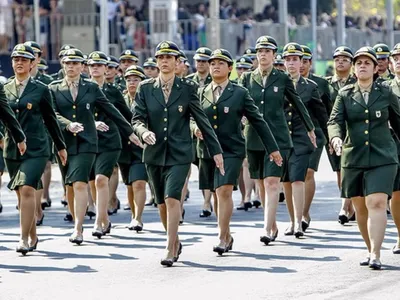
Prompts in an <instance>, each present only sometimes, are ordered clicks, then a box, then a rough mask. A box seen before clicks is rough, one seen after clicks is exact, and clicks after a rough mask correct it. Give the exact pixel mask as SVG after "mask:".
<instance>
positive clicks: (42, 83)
mask: <svg viewBox="0 0 400 300" xmlns="http://www.w3.org/2000/svg"><path fill="white" fill-rule="evenodd" d="M33 82H34V83H36V84H38V85H42V86H44V87H47V84H45V83H44V82H41V81H40V80H35V79H33Z"/></svg>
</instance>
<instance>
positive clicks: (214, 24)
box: [208, 0, 221, 50]
mask: <svg viewBox="0 0 400 300" xmlns="http://www.w3.org/2000/svg"><path fill="white" fill-rule="evenodd" d="M210 25H211V26H210V31H209V32H210V39H209V40H208V44H209V47H210V48H211V49H213V50H214V49H217V48H220V47H221V29H220V23H219V0H211V1H210Z"/></svg>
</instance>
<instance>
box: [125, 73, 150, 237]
mask: <svg viewBox="0 0 400 300" xmlns="http://www.w3.org/2000/svg"><path fill="white" fill-rule="evenodd" d="M144 79H146V76H145V74H144V70H143V69H142V68H141V67H139V66H130V67H129V68H128V69H127V70H126V72H125V81H126V83H127V91H128V92H127V93H126V94H125V102H126V104H127V107H132V106H133V105H134V102H135V95H136V90H137V87H138V86H139V83H140V82H141V81H142V80H144ZM129 113H130V120H131V119H132V113H131V111H130V110H129ZM124 115H125V114H124ZM142 157H143V148H141V147H138V146H136V145H128V144H126V143H125V144H124V146H123V149H122V152H121V156H120V158H119V162H118V163H119V166H120V169H121V175H122V180H123V182H124V183H125V185H126V187H127V190H128V202H129V206H130V207H131V212H132V218H131V222H130V224H129V225H128V229H129V230H135V231H136V232H140V231H142V230H143V220H142V216H143V210H144V206H145V202H146V183H147V181H148V176H147V172H146V167H145V165H144V163H143V161H142Z"/></svg>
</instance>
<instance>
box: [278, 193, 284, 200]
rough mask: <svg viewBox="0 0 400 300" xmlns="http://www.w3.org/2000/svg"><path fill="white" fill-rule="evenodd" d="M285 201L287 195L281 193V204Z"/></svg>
mask: <svg viewBox="0 0 400 300" xmlns="http://www.w3.org/2000/svg"><path fill="white" fill-rule="evenodd" d="M283 201H285V193H279V202H283Z"/></svg>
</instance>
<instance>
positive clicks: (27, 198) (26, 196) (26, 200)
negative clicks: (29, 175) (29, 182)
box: [18, 185, 36, 246]
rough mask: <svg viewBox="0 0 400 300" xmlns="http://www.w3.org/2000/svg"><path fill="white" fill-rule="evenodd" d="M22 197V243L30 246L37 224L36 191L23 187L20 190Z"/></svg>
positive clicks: (20, 205) (20, 208)
mask: <svg viewBox="0 0 400 300" xmlns="http://www.w3.org/2000/svg"><path fill="white" fill-rule="evenodd" d="M18 192H19V195H20V197H19V198H20V204H19V210H20V228H21V237H20V240H21V242H23V243H24V245H25V246H26V245H28V239H29V236H30V232H31V228H32V225H33V224H35V223H34V222H35V213H36V201H35V189H34V188H33V187H30V186H26V185H24V186H22V187H20V188H19V190H18Z"/></svg>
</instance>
